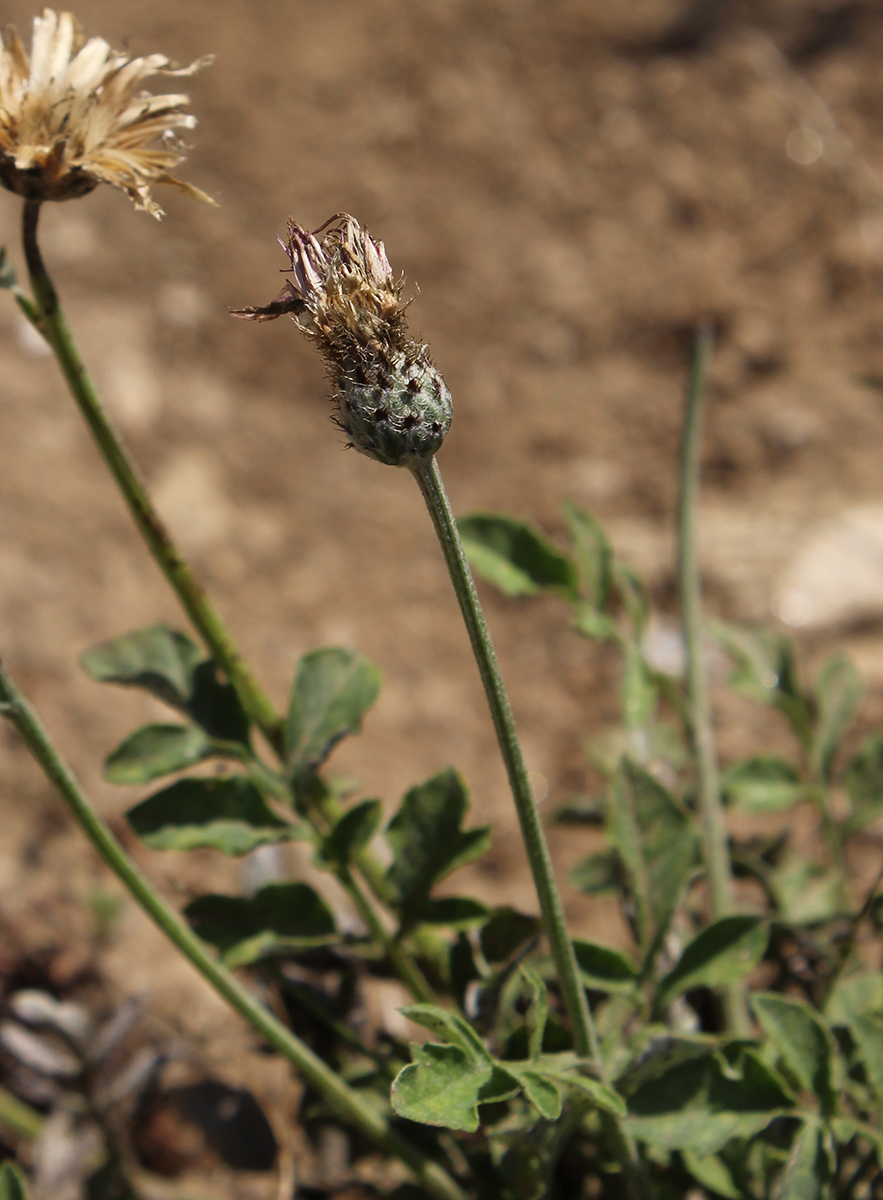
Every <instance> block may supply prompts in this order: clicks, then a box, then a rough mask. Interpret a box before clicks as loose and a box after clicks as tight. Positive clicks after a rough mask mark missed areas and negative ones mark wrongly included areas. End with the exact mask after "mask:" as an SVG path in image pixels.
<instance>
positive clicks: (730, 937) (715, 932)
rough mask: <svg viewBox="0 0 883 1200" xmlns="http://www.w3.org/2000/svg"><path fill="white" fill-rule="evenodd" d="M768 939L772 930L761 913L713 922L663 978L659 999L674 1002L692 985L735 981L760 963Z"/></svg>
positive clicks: (720, 984) (721, 984)
mask: <svg viewBox="0 0 883 1200" xmlns="http://www.w3.org/2000/svg"><path fill="white" fill-rule="evenodd" d="M768 941H769V931H768V929H767V927H766V925H765V923H764V922H763V921H762V920H761V918H760V917H753V916H733V917H722V918H721V919H720V920H719V921H715V922H713V924H711V925H708V926H706V928H705V929H703V930H702V932H701V933H700V934H698V935H697V936H696V937H695V938H694V939H693V941H692V942H690V944H689V946H687V947H686V949H685V950H684V952H683V954H682V955H681V957H680V959H679V960H678V962H677V964H676V965H675V966H674V968H673V969H672V970H671V971H670V972H669V973H668V975H666V977H665V978H664V979H663V980H662V982H661V983H660V985H659V993H658V996H657V1003H658V1004H659V1005H661V1006H663V1005H666V1004H670V1003H671V1001H672V1000H673V999H674V998H675V996H679V995H681V993H682V992H686V991H689V990H690V989H691V988H697V987H722V986H723V985H724V984H727V983H735V982H736V981H737V980H739V979H742V978H743V977H744V976H745V975H747V974H748V972H749V971H752V970H753V969H754V968H755V967H756V966H757V964H758V963H759V962H760V960H761V959H762V958H763V955H764V952H765V950H766V948H767V942H768Z"/></svg>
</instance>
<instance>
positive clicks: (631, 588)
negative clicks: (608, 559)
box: [613, 558, 650, 641]
mask: <svg viewBox="0 0 883 1200" xmlns="http://www.w3.org/2000/svg"><path fill="white" fill-rule="evenodd" d="M613 582H614V585H615V587H616V590H617V592H618V593H619V597H620V600H621V601H622V605H623V608H624V609H625V611H626V613H627V614H628V618H629V620H630V621H631V623H632V629H633V631H634V635H635V641H640V639H641V638H642V637H643V635H644V631H645V629H646V628H647V622H648V620H649V619H650V595H649V593H648V591H647V588H646V587H645V586H644V583H643V581H642V580H641V579H640V578H639V576H638V574H637V572H636V571H634V570H632V568H631V567H630V566H628V565H627V564H626V563H624V562H623V561H622V559H619V558H615V559H614V560H613Z"/></svg>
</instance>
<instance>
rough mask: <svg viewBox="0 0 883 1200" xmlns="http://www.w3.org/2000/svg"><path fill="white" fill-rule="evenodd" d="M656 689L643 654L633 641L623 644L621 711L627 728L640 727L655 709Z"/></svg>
mask: <svg viewBox="0 0 883 1200" xmlns="http://www.w3.org/2000/svg"><path fill="white" fill-rule="evenodd" d="M656 701H657V691H656V684H655V683H654V681H653V675H652V673H651V671H650V668H649V667H648V665H647V663H646V661H645V659H644V656H643V654H642V653H641V651H640V650H639V648H638V647H637V646H636V645H635V644H634V643H633V642H628V643H627V644H626V646H625V657H624V661H623V674H622V713H623V721H624V723H625V726H626V728H627V729H642V728H643V727H644V726H645V725H646V724H647V723H648V722H649V720H650V718H651V717H652V716H653V713H654V712H655V710H656Z"/></svg>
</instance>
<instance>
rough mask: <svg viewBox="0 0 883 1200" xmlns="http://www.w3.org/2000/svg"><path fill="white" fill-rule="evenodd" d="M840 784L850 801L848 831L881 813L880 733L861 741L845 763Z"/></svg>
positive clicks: (855, 830) (882, 742)
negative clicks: (849, 759) (846, 763)
mask: <svg viewBox="0 0 883 1200" xmlns="http://www.w3.org/2000/svg"><path fill="white" fill-rule="evenodd" d="M843 786H844V787H845V789H846V792H847V795H848V796H849V799H850V800H851V801H852V813H851V814H850V817H849V823H848V829H849V831H850V833H858V832H859V831H860V830H862V829H864V828H865V827H866V826H867V825H870V824H871V822H872V821H876V819H877V818H878V817H879V816H881V814H883V735H881V734H875V735H874V737H872V738H870V739H869V740H868V741H866V742H865V743H864V745H863V746H862V748H861V750H860V751H859V752H858V754H857V755H856V756H855V758H854V759H853V760H852V762H851V763H850V764H849V766H848V767H847V769H846V774H845V775H844V777H843Z"/></svg>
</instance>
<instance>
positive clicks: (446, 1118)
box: [391, 1042, 499, 1133]
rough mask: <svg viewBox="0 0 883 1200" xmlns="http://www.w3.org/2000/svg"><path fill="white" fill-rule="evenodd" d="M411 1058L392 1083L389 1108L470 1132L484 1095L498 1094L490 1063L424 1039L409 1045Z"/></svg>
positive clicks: (413, 1118) (475, 1125) (410, 1117)
mask: <svg viewBox="0 0 883 1200" xmlns="http://www.w3.org/2000/svg"><path fill="white" fill-rule="evenodd" d="M411 1056H412V1058H413V1060H414V1061H413V1062H412V1063H409V1065H408V1066H406V1067H404V1068H403V1069H402V1070H401V1071H400V1072H399V1074H398V1075H397V1076H396V1078H395V1080H394V1081H393V1085H392V1097H391V1099H392V1107H393V1111H394V1112H395V1113H397V1114H398V1115H399V1116H400V1117H405V1118H406V1119H407V1120H409V1121H419V1122H420V1123H421V1124H422V1125H441V1126H443V1127H444V1128H446V1129H462V1130H464V1131H465V1132H467V1133H474V1132H475V1131H476V1130H477V1129H478V1105H479V1104H480V1103H482V1101H483V1099H484V1096H485V1095H486V1094H487V1095H493V1096H494V1097H495V1098H496V1095H497V1094H499V1089H496V1091H495V1090H494V1089H493V1088H492V1087H491V1085H492V1082H493V1076H494V1066H493V1063H492V1061H491V1060H490V1059H488V1061H487V1062H485V1061H483V1060H477V1059H474V1058H471V1057H470V1056H469V1055H468V1054H466V1053H465V1052H464V1051H463V1050H461V1049H460V1047H459V1046H439V1045H437V1044H436V1043H434V1042H426V1043H424V1045H422V1046H420V1045H418V1044H417V1043H414V1044H413V1045H412V1046H411Z"/></svg>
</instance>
